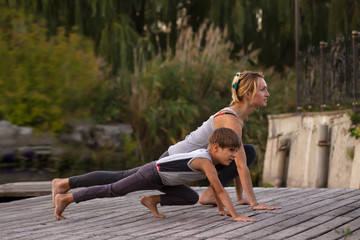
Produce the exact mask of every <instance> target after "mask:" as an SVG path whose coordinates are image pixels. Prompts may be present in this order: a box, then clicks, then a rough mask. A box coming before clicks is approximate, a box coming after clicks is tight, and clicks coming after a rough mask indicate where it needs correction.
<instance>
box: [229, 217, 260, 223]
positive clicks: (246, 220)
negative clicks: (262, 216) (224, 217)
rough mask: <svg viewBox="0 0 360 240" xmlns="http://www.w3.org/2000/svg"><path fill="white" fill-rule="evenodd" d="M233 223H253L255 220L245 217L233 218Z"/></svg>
mask: <svg viewBox="0 0 360 240" xmlns="http://www.w3.org/2000/svg"><path fill="white" fill-rule="evenodd" d="M234 221H235V222H255V219H253V218H250V217H247V216H238V217H236V218H234Z"/></svg>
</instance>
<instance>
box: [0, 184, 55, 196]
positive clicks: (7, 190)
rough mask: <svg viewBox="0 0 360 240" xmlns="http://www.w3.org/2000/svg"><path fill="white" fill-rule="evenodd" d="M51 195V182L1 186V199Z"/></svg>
mask: <svg viewBox="0 0 360 240" xmlns="http://www.w3.org/2000/svg"><path fill="white" fill-rule="evenodd" d="M49 194H51V182H50V181H41V182H16V183H6V184H1V185H0V197H38V196H44V195H49Z"/></svg>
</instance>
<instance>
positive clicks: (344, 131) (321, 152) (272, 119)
mask: <svg viewBox="0 0 360 240" xmlns="http://www.w3.org/2000/svg"><path fill="white" fill-rule="evenodd" d="M349 111H350V110H349ZM349 111H345V110H343V111H332V112H312V113H294V114H280V115H270V116H268V119H269V135H268V140H267V146H266V152H265V162H264V171H263V182H264V183H269V184H271V185H274V186H277V187H281V186H287V187H301V188H313V187H315V188H316V187H329V188H360V140H357V139H355V138H353V137H350V133H349V129H350V128H351V124H352V123H351V120H350V116H349V114H348V112H349Z"/></svg>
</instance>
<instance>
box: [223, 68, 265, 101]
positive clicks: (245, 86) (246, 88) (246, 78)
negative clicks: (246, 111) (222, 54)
mask: <svg viewBox="0 0 360 240" xmlns="http://www.w3.org/2000/svg"><path fill="white" fill-rule="evenodd" d="M258 78H264V75H263V74H262V73H261V72H251V71H245V72H242V73H237V74H236V76H235V77H234V79H233V81H232V85H231V94H232V101H231V103H230V105H234V104H235V103H238V102H241V101H242V100H243V97H244V95H245V94H246V93H248V92H249V93H251V97H254V95H255V93H256V91H257V80H258Z"/></svg>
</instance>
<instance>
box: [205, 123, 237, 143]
mask: <svg viewBox="0 0 360 240" xmlns="http://www.w3.org/2000/svg"><path fill="white" fill-rule="evenodd" d="M214 143H217V144H219V146H220V147H221V148H227V147H232V148H240V147H241V139H240V136H239V135H238V134H237V133H236V132H235V131H234V130H232V129H230V128H224V127H222V128H218V129H216V130H215V131H214V132H213V133H212V134H211V135H210V137H209V144H211V145H212V144H214Z"/></svg>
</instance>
